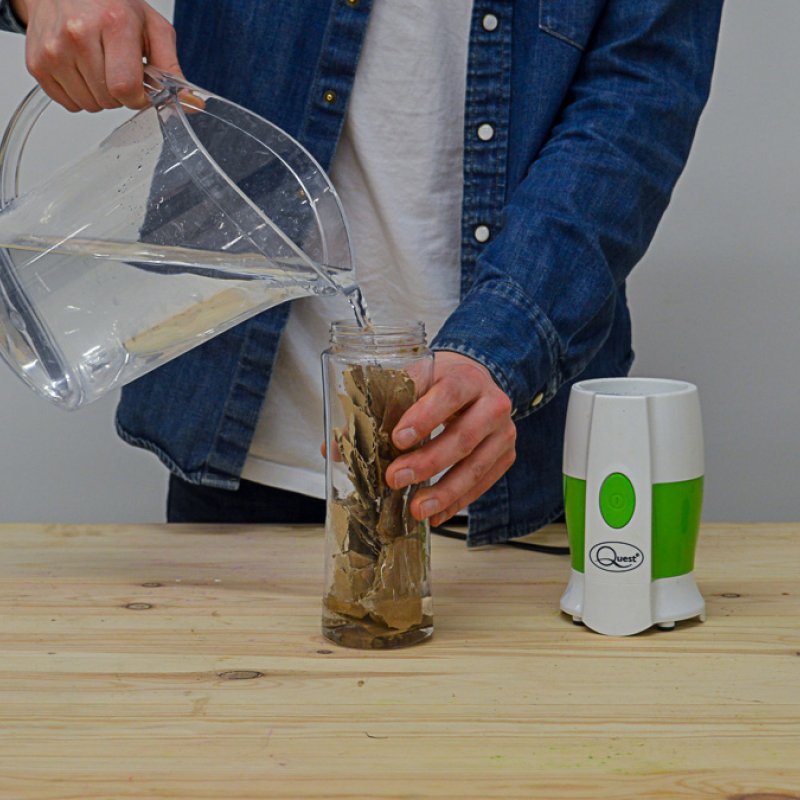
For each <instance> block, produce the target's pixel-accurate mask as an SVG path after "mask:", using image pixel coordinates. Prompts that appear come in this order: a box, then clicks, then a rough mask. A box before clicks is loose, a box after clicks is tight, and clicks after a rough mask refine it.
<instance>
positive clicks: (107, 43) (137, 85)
mask: <svg viewBox="0 0 800 800" xmlns="http://www.w3.org/2000/svg"><path fill="white" fill-rule="evenodd" d="M102 43H103V53H104V56H105V67H104V68H105V81H106V88H107V90H108V93H109V95H110V96H111V97H113V98H114V100H116V101H117V102H118V103H120V104H121V105H123V106H125V107H126V108H132V109H138V108H144V107H145V106H146V105H147V103H148V100H147V94H146V92H145V90H144V65H143V64H142V55H143V43H142V37H141V34H140V33H137V32H136V31H135V30H134V29H131V28H130V27H128V26H123V25H121V24H116V23H115V24H114V25H111V26H109V27H108V28H106V29H105V30H104V31H103V38H102Z"/></svg>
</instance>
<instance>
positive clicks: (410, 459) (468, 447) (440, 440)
mask: <svg viewBox="0 0 800 800" xmlns="http://www.w3.org/2000/svg"><path fill="white" fill-rule="evenodd" d="M500 422H501V417H500V416H499V414H497V413H496V412H494V410H493V407H492V403H491V401H490V400H478V401H477V402H476V403H474V404H473V405H471V406H470V407H469V408H468V409H467V410H466V411H465V412H464V413H463V414H462V415H461V416H460V417H456V418H455V419H454V420H453V421H452V422H450V423H449V424H448V425H447V427H446V428H445V429H444V431H443V432H442V433H440V434H439V435H438V436H437V437H436V438H435V439H431V440H430V441H429V442H426V443H425V444H424V445H423V446H422V447H420V448H419V449H418V450H414V451H413V452H412V453H408V454H406V455H403V456H400V457H399V458H396V459H395V460H394V461H393V462H392V463H391V464H390V465H389V467H388V468H387V470H386V480H387V482H388V483H389V485H390V486H391V487H392V488H393V489H402V488H404V487H405V486H409V485H410V484H412V483H421V482H422V481H426V480H429V479H430V478H432V477H433V476H434V475H438V474H439V473H440V472H441V471H442V470H444V469H447V468H448V467H451V466H452V465H453V464H457V463H458V462H459V461H461V460H463V459H464V458H466V457H467V456H468V455H469V454H470V453H471V452H472V451H473V450H475V448H476V447H478V445H479V444H480V443H481V442H482V441H483V440H484V439H486V438H487V436H490V435H491V434H492V432H493V431H494V430H495V429H496V428H497V427H498V424H499V423H500Z"/></svg>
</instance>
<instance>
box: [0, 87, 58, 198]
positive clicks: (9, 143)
mask: <svg viewBox="0 0 800 800" xmlns="http://www.w3.org/2000/svg"><path fill="white" fill-rule="evenodd" d="M51 102H52V101H51V100H50V98H49V97H48V96H47V95H46V94H45V93H44V90H43V89H42V88H41V87H39V86H35V87H34V88H33V89H31V91H30V92H28V94H27V95H25V98H24V99H23V101H22V102H21V103H20V104H19V106H17V110H16V111H15V112H14V114H13V116H12V117H11V121H10V122H9V123H8V127H7V128H6V131H5V133H4V134H3V141H2V142H1V143H0V209H3V208H5V207H6V206H7V205H8V204H9V203H11V202H12V201H13V200H15V199H16V198H17V197H18V196H19V170H20V164H21V163H22V154H23V152H24V150H25V145H26V144H27V143H28V137H29V136H30V135H31V131H32V130H33V126H34V125H35V124H36V122H37V120H38V119H39V117H41V116H42V113H43V112H44V110H45V109H46V108H47V106H48V105H49V104H50V103H51Z"/></svg>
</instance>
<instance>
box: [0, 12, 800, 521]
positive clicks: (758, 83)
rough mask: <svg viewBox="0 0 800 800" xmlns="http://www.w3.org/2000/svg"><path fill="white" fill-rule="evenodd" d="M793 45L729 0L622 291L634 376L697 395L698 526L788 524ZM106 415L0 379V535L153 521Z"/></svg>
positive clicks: (3, 110)
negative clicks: (693, 128)
mask: <svg viewBox="0 0 800 800" xmlns="http://www.w3.org/2000/svg"><path fill="white" fill-rule="evenodd" d="M155 5H156V7H157V8H158V9H159V10H161V11H162V13H165V14H167V15H168V14H169V9H170V7H171V4H170V3H168V2H160V3H155ZM797 30H800V4H798V3H797V0H759V2H758V3H754V2H747V0H728V4H727V7H726V10H725V13H724V17H723V28H722V35H721V41H720V49H719V57H718V61H717V71H716V76H715V79H714V85H713V88H712V94H711V100H710V103H709V106H708V108H707V110H706V112H705V115H704V117H703V120H702V122H701V125H700V129H699V132H698V136H697V140H696V142H695V146H694V150H693V152H692V155H691V158H690V160H689V164H688V167H687V169H686V172H685V174H684V176H683V177H682V178H681V181H680V183H679V185H678V187H677V189H676V192H675V195H674V198H673V202H672V205H671V207H670V209H669V211H668V212H667V214H666V216H665V218H664V220H663V222H662V225H661V227H660V229H659V232H658V234H657V236H656V239H655V241H654V242H653V245H652V247H651V248H650V251H649V252H648V254H647V255H646V257H645V258H644V260H643V262H642V263H641V264H640V265H639V266H638V267H637V268H636V270H635V272H634V275H633V277H632V279H631V282H630V297H631V303H632V307H633V312H634V337H635V341H634V345H635V349H636V352H637V361H636V364H635V368H634V372H635V374H637V375H653V376H661V377H675V378H682V379H686V380H690V381H693V382H695V383H697V384H698V386H699V387H700V393H701V402H702V406H703V414H704V425H705V437H706V454H707V469H706V471H707V493H706V504H705V510H704V515H705V518H706V519H707V520H732V521H747V520H768V521H776V520H797V519H800V477H799V476H800V420H799V419H798V411H800V379H799V378H798V372H799V371H800V313H798V304H800V270H799V269H798V257H797V255H796V254H797V253H798V252H800V179H799V178H800V154H799V153H798V148H797V142H798V132H799V131H800V104H798V103H796V102H795V101H794V90H793V89H792V88H791V87H793V86H794V84H795V83H796V81H797V79H798V78H800V51H798V49H797V47H796V31H797ZM23 50H24V46H23V40H22V38H21V37H14V36H12V35H10V34H0V75H2V78H3V80H2V81H0V122H2V123H5V121H6V120H7V119H8V118H9V116H10V114H11V112H12V111H13V109H14V108H15V106H16V104H17V102H18V101H19V99H20V97H21V96H22V94H23V92H24V91H26V90H27V87H28V86H29V85H31V80H30V78H29V77H28V76H27V73H26V72H25V69H24V57H23ZM54 165H55V164H54ZM115 399H116V398H115V397H113V396H112V397H107V398H104V399H103V400H101V401H99V402H98V403H96V404H94V405H92V406H89V407H87V408H86V409H83V410H81V411H79V412H77V413H72V414H67V413H64V412H62V411H60V410H58V409H56V408H52V407H50V405H49V404H47V403H46V402H45V401H43V400H39V399H37V398H36V397H34V395H33V394H31V393H30V392H29V391H28V390H27V389H26V388H24V387H23V385H22V384H21V383H20V382H19V381H18V380H17V379H16V378H14V376H13V375H12V374H11V373H10V372H9V371H7V370H6V368H5V367H4V366H1V365H0V409H2V413H1V414H0V522H8V521H15V522H25V521H30V522H131V521H138V522H148V521H159V520H161V519H163V507H164V499H165V482H166V476H165V471H164V470H163V469H162V468H161V466H160V465H159V464H158V463H157V461H156V460H155V458H154V457H153V456H151V455H149V454H147V453H144V452H141V451H138V450H136V449H133V448H130V447H128V446H126V445H123V444H122V443H120V442H119V441H118V440H117V439H116V436H115V434H114V431H113V410H114V405H115Z"/></svg>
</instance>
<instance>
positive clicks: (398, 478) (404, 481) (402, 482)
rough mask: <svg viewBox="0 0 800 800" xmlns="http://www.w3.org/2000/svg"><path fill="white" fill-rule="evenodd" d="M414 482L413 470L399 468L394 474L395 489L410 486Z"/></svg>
mask: <svg viewBox="0 0 800 800" xmlns="http://www.w3.org/2000/svg"><path fill="white" fill-rule="evenodd" d="M412 483H414V470H413V469H408V467H406V468H405V469H399V470H397V472H395V474H394V486H395V488H396V489H402V488H403V487H405V486H410V485H411V484H412Z"/></svg>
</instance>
